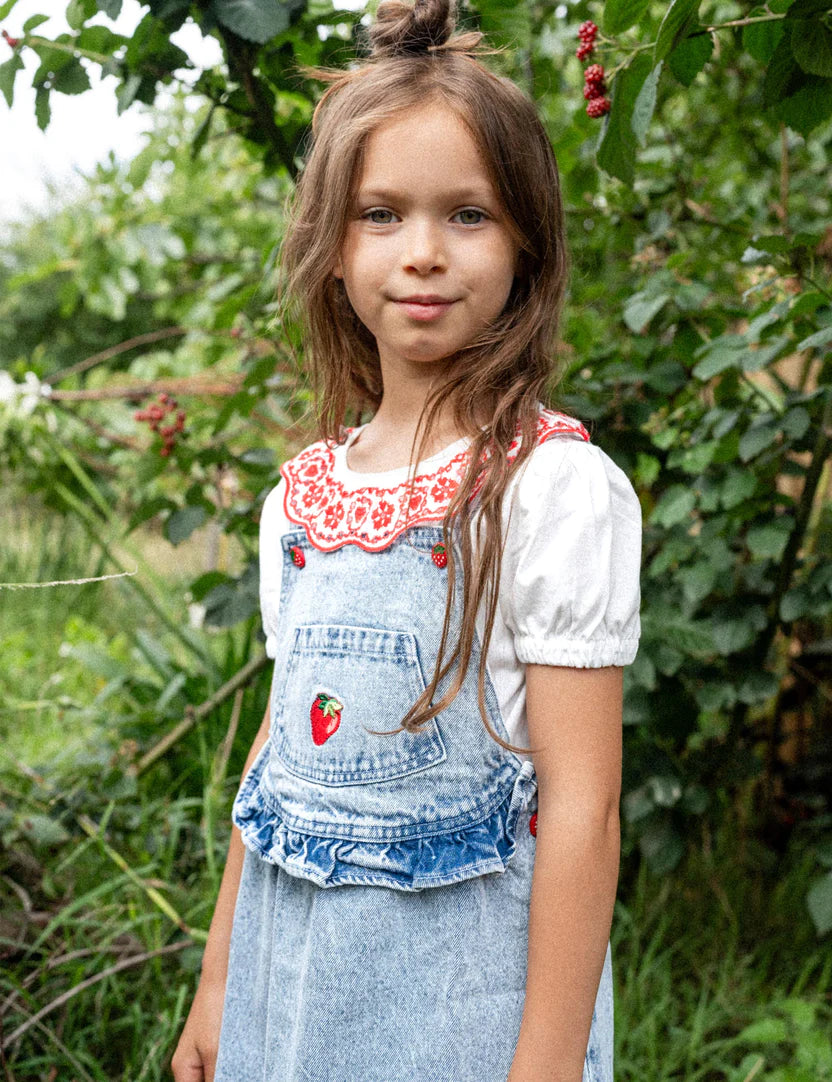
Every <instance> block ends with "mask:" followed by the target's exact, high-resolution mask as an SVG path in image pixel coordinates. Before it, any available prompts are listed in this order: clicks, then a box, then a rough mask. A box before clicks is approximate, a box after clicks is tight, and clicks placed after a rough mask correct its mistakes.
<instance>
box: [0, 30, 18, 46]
mask: <svg viewBox="0 0 832 1082" xmlns="http://www.w3.org/2000/svg"><path fill="white" fill-rule="evenodd" d="M0 36H2V37H3V39H4V41H6V42H7V43H8V44H9V46H10V47H11V48H12V49H16V48H17V47H18V45H19V44H20V38H12V37H9V32H8V30H0Z"/></svg>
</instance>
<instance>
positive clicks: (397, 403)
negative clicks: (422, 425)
mask: <svg viewBox="0 0 832 1082" xmlns="http://www.w3.org/2000/svg"><path fill="white" fill-rule="evenodd" d="M444 365H445V362H443V361H439V362H437V363H436V364H408V363H407V362H402V361H387V362H386V363H385V361H384V360H382V365H381V373H382V381H383V386H384V393H383V396H382V400H381V404H380V405H379V407H378V409H377V410H376V413H375V415H374V417H373V420H372V422H371V425H372V428H373V431H374V433H375V434H377V435H378V436H379V438H381V439H384V441H385V442H386V443H387V444H388V445H389V446H398V447H404V446H406V448H407V451H406V453H409V451H410V447H411V444H412V443H413V438H414V436H415V435H416V431H417V427H418V424H419V419H420V417H421V415H422V411H423V409H424V407H425V403H426V402H427V400H428V397H429V396H430V394H431V392H432V391H433V389H434V388H435V386H436V384H437V381H438V380H440V379H441V377H442V374H443V371H444ZM461 435H463V433H462V432H460V431H459V429H458V428H457V426H456V424H455V423H454V411H453V408H452V406H451V404H450V402H449V401H448V400H445V401H443V402H442V403H441V405H440V407H439V410H438V412H437V414H436V419H435V422H434V425H433V431H432V433H431V437H430V441H429V443H428V445H427V446H426V447H425V449H424V454H425V455H430V454H431V453H433V452H435V451H437V450H439V449H441V448H442V447H444V446H446V445H447V444H449V443H453V442H454V440H457V439H459V438H460V436H461Z"/></svg>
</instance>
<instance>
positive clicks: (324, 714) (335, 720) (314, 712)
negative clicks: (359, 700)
mask: <svg viewBox="0 0 832 1082" xmlns="http://www.w3.org/2000/svg"><path fill="white" fill-rule="evenodd" d="M343 709H344V704H343V703H339V702H338V700H337V699H334V698H332V696H331V695H327V694H326V692H323V691H321V692H319V693H318V694H317V695H316V696H315V701H314V702H313V703H312V709H311V710H310V711H309V718H310V721H311V722H312V739H313V740H314V741H315V743H316V744H317V745H318V746H319V747H320V745H321V744H325V743H326V742H327V740H329V738H330V737H331V736H332V734H333V733H334V732H335V731H336V730H337V728H338V726H339V725H340V724H341V711H342V710H343Z"/></svg>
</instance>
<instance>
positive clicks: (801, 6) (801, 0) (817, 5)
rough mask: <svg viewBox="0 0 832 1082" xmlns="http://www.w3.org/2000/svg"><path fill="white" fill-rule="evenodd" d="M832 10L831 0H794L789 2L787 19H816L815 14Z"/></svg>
mask: <svg viewBox="0 0 832 1082" xmlns="http://www.w3.org/2000/svg"><path fill="white" fill-rule="evenodd" d="M830 10H832V5H830V3H829V0H794V3H793V4H789V6H788V10H787V14H786V18H787V19H814V17H815V15H820V14H821V13H822V12H827V11H830Z"/></svg>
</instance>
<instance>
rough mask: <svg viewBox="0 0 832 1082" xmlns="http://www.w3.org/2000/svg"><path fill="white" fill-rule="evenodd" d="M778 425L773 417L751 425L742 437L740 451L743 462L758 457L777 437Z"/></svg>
mask: <svg viewBox="0 0 832 1082" xmlns="http://www.w3.org/2000/svg"><path fill="white" fill-rule="evenodd" d="M777 431H778V429H777V425H776V423H775V421H774V420H773V419H772V418H771V417H766V418H765V419H764V420H759V421H757V422H756V423H754V424H752V425H749V427H748V428H747V429H746V430H745V432H743V434H742V436H741V437H740V445H739V452H740V458H741V459H742V461H743V462H748V461H750V460H751V459H752V458H754V457H756V456H757V455H758V454H759V453H760V452H761V451H764V450H765V449H766V447H770V446H771V444H772V443H774V441H775V440H776V439H777Z"/></svg>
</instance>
